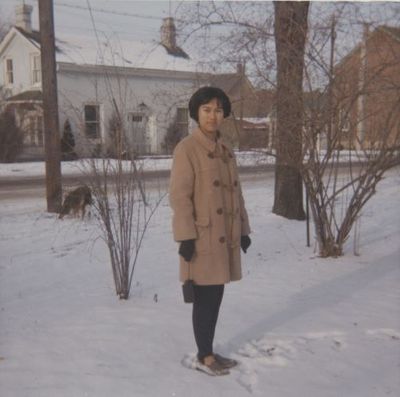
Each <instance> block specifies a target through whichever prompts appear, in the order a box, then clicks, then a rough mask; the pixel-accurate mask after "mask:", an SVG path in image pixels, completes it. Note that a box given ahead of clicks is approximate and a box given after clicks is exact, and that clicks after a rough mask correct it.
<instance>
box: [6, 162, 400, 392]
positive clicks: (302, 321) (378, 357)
mask: <svg viewBox="0 0 400 397" xmlns="http://www.w3.org/2000/svg"><path fill="white" fill-rule="evenodd" d="M14 166H15V167H21V172H22V173H27V172H28V170H27V169H26V167H24V166H23V165H21V164H17V165H14ZM0 168H3V165H2V166H1V167H0ZM5 174H6V172H5V171H4V170H3V171H2V172H0V175H5ZM399 186H400V170H399V169H396V170H392V171H391V172H389V173H388V174H387V177H386V178H385V179H384V180H383V181H382V182H381V183H380V185H379V186H378V192H377V194H376V195H375V196H374V197H373V198H372V199H371V201H370V202H369V203H368V205H367V207H366V208H365V210H364V211H363V216H362V219H361V239H360V247H359V251H360V256H355V255H354V254H353V248H352V238H350V240H349V241H348V245H347V246H346V253H345V256H343V257H341V258H338V259H321V258H319V257H318V256H317V255H316V254H315V252H314V249H313V247H312V248H307V247H306V246H305V223H304V222H296V221H288V220H286V219H283V218H281V217H278V216H275V215H273V214H272V213H271V206H272V201H273V180H272V179H269V180H264V179H263V180H261V179H259V178H254V179H250V178H249V179H248V180H246V181H244V183H243V189H244V195H245V199H246V204H247V208H248V211H249V215H250V220H251V224H252V229H253V233H252V235H251V237H252V240H253V243H252V246H251V247H250V249H249V251H248V254H246V255H244V256H243V273H244V278H243V280H242V281H240V282H237V283H232V284H229V285H228V286H227V287H226V290H225V291H226V293H225V296H224V300H223V304H222V307H221V315H220V319H219V323H218V328H217V334H216V346H215V348H216V351H218V352H220V353H223V354H226V355H229V356H232V357H234V358H236V359H238V360H239V361H240V365H239V366H238V367H237V368H235V369H233V370H232V371H231V374H230V375H229V376H226V377H218V378H212V377H209V376H207V375H205V374H202V373H200V372H197V371H193V370H190V369H188V368H186V367H185V365H183V364H187V363H188V362H190V359H191V357H193V355H194V353H195V345H194V340H193V334H192V329H191V306H190V305H185V304H184V303H183V302H182V297H181V288H180V284H179V283H178V281H177V280H178V265H177V263H178V257H177V253H176V251H177V246H176V245H175V243H174V242H173V241H172V235H171V231H170V223H171V212H170V209H169V207H168V203H167V200H165V201H164V202H163V205H162V206H161V207H160V208H159V210H158V212H157V213H156V215H155V216H154V218H153V219H152V222H151V225H150V228H149V231H148V234H147V235H146V238H145V241H144V246H143V251H142V252H141V254H140V258H139V262H138V264H137V268H136V270H135V276H134V287H133V290H132V295H131V298H130V299H129V300H128V301H120V300H118V299H117V297H116V296H115V294H114V290H113V284H112V276H111V268H110V266H109V258H108V252H107V249H106V247H105V245H104V243H103V242H102V240H101V239H99V238H98V236H99V231H98V227H97V226H96V221H95V219H93V218H92V219H91V220H85V221H83V222H82V221H79V220H77V219H71V218H65V219H64V220H63V221H59V220H58V219H57V218H56V216H55V215H53V214H48V213H46V212H45V201H44V199H32V198H28V197H27V198H19V199H18V200H11V199H4V200H2V201H1V203H0V204H1V205H0V395H1V396H4V397H14V396H16V397H36V396H37V397H54V396H57V397H64V396H65V397H75V396H76V397H80V396H82V397H83V396H94V397H110V396H119V397H125V396H126V397H133V396H140V397H142V396H144V397H147V396H148V397H158V396H182V397H189V396H193V397H200V396H210V397H211V396H231V397H237V396H240V397H241V396H260V397H261V396H262V397H265V396H268V397H298V396H307V397H333V396H335V397H339V396H340V397H343V396H345V397H358V396H359V397H380V396H382V397H383V396H398V395H400V289H399V282H400V247H399V242H400V210H399V202H400V189H399Z"/></svg>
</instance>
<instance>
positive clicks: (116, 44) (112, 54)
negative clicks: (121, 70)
mask: <svg viewBox="0 0 400 397" xmlns="http://www.w3.org/2000/svg"><path fill="white" fill-rule="evenodd" d="M56 45H57V48H58V49H59V50H60V51H58V52H57V54H56V57H57V62H68V63H74V64H77V65H107V66H121V67H132V68H145V69H158V70H173V71H182V72H199V71H200V70H199V68H200V63H199V62H197V61H196V60H194V59H185V58H182V57H176V56H172V55H169V54H168V52H167V50H166V49H165V48H164V47H163V46H162V45H161V44H160V43H158V42H156V41H152V42H145V41H140V40H127V39H122V38H120V37H119V36H118V35H116V34H113V35H105V34H104V33H101V32H100V33H99V34H98V35H97V36H95V35H91V36H89V35H86V36H82V35H74V34H65V33H64V34H59V35H58V36H57V42H56ZM190 55H191V54H189V56H190Z"/></svg>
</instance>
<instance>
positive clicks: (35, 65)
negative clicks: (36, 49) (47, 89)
mask: <svg viewBox="0 0 400 397" xmlns="http://www.w3.org/2000/svg"><path fill="white" fill-rule="evenodd" d="M41 81H42V71H41V63H40V55H33V56H32V84H37V83H40V82H41Z"/></svg>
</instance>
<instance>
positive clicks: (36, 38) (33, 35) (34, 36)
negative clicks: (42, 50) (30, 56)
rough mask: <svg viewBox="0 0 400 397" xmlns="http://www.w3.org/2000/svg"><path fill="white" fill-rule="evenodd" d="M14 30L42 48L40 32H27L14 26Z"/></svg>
mask: <svg viewBox="0 0 400 397" xmlns="http://www.w3.org/2000/svg"><path fill="white" fill-rule="evenodd" d="M14 28H15V29H16V30H18V32H20V33H21V34H22V35H23V36H25V37H26V38H27V39H28V40H29V41H31V42H33V43H34V44H38V45H39V46H40V32H39V31H38V30H32V32H27V31H25V30H24V29H21V28H19V27H18V26H14Z"/></svg>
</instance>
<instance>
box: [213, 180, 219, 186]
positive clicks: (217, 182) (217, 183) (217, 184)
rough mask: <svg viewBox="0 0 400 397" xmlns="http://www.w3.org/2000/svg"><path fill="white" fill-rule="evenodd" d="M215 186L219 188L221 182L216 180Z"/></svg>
mask: <svg viewBox="0 0 400 397" xmlns="http://www.w3.org/2000/svg"><path fill="white" fill-rule="evenodd" d="M213 185H214V186H215V187H218V186H219V185H220V183H219V180H218V179H216V180H215V181H214V183H213Z"/></svg>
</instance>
